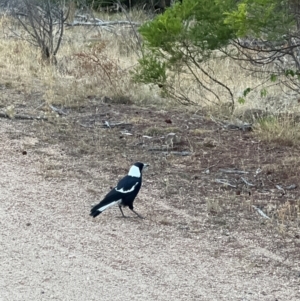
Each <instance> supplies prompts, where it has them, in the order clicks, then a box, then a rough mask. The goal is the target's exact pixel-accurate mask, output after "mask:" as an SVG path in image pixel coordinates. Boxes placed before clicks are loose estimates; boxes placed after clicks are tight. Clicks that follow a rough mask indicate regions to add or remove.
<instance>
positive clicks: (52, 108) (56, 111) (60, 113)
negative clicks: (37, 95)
mask: <svg viewBox="0 0 300 301" xmlns="http://www.w3.org/2000/svg"><path fill="white" fill-rule="evenodd" d="M49 108H50V109H51V110H52V111H53V112H55V113H57V114H59V115H65V116H66V115H68V114H67V113H66V112H64V111H63V110H62V109H58V108H56V107H54V106H52V105H49Z"/></svg>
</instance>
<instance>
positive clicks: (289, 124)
mask: <svg viewBox="0 0 300 301" xmlns="http://www.w3.org/2000/svg"><path fill="white" fill-rule="evenodd" d="M255 133H256V134H257V136H258V137H259V138H260V139H261V140H263V141H266V142H272V143H275V144H279V145H286V146H293V145H297V144H299V142H300V124H299V123H295V122H294V121H293V120H292V119H291V118H290V117H288V116H287V117H283V118H279V117H278V116H268V117H264V118H261V119H259V120H257V122H256V124H255Z"/></svg>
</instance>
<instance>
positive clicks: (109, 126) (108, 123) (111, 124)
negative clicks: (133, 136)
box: [102, 121, 132, 128]
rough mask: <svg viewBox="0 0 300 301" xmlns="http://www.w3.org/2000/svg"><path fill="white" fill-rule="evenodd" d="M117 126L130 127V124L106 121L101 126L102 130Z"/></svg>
mask: <svg viewBox="0 0 300 301" xmlns="http://www.w3.org/2000/svg"><path fill="white" fill-rule="evenodd" d="M117 126H132V123H125V122H117V123H114V122H108V121H104V123H103V124H102V127H104V128H114V127H117Z"/></svg>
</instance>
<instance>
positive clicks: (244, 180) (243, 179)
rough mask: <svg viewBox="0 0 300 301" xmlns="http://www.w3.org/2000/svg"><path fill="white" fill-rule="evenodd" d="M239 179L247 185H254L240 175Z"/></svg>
mask: <svg viewBox="0 0 300 301" xmlns="http://www.w3.org/2000/svg"><path fill="white" fill-rule="evenodd" d="M241 179H242V181H243V182H244V183H245V184H246V185H247V186H255V185H254V184H251V183H249V182H248V181H247V180H246V179H245V178H243V177H241Z"/></svg>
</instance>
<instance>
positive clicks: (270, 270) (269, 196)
mask: <svg viewBox="0 0 300 301" xmlns="http://www.w3.org/2000/svg"><path fill="white" fill-rule="evenodd" d="M16 111H17V113H20V114H27V115H32V114H35V115H36V114H37V112H36V111H35V112H31V111H30V110H29V109H28V108H27V107H24V106H19V107H18V106H17V107H16ZM105 121H108V122H109V124H110V125H111V126H112V125H113V124H114V123H117V122H124V124H123V125H119V126H116V127H114V128H112V127H111V128H105V126H104V125H103V124H104V123H105ZM170 133H175V134H176V135H175V136H174V135H172V134H171V135H169V136H168V137H169V138H166V136H167V135H168V134H170ZM150 137H151V138H150ZM170 137H171V138H170ZM172 137H173V138H172ZM170 151H176V152H182V151H186V152H189V155H188V156H181V155H179V156H178V155H177V154H176V153H173V154H171V153H170ZM298 158H299V149H298V148H297V147H290V146H278V145H266V144H264V143H262V142H260V141H258V140H256V139H255V137H254V136H253V134H252V133H251V132H243V131H238V130H228V129H224V128H222V127H221V126H220V124H218V123H217V122H215V121H212V120H211V119H209V118H208V117H207V116H206V115H205V114H201V113H199V112H197V113H190V112H187V111H186V112H179V111H175V110H172V111H166V110H165V111H164V110H155V109H153V108H139V107H134V106H131V105H116V104H115V105H114V104H112V105H108V104H105V103H101V102H99V101H98V100H96V99H93V100H91V101H90V103H89V105H87V106H82V107H80V108H79V109H76V110H75V109H71V108H70V109H68V110H67V115H66V116H65V117H64V116H63V117H58V118H56V119H55V120H54V119H53V120H49V121H44V122H43V121H40V120H17V119H14V120H10V119H6V118H1V119H0V162H1V163H0V166H1V167H0V168H1V177H0V189H1V194H0V200H1V202H0V224H1V228H0V229H1V230H0V231H1V236H0V257H1V259H0V275H1V277H0V300H15V301H21V300H22V301H23V300H60V301H61V300H91V301H92V300H122V301H124V300H164V301H165V300H249V301H250V300H251V301H253V300H266V301H275V300H278V301H280V300H281V301H283V300H289V301H293V300H300V254H299V247H300V231H299V217H298V215H299V202H300V197H299V196H300V193H299V188H298V187H297V188H296V189H293V188H290V186H291V185H298V184H299V178H300V177H299V170H300V169H299V165H300V163H299V159H298ZM135 161H145V162H147V163H150V165H151V168H150V169H149V170H148V171H147V172H146V173H145V174H144V178H143V180H144V182H143V187H142V189H141V191H140V194H139V196H138V198H137V199H136V200H135V203H134V205H135V210H137V212H139V213H140V214H141V215H144V216H145V217H146V218H145V219H144V220H141V219H138V218H136V217H135V216H134V215H133V214H131V212H129V210H128V209H125V210H124V213H125V214H126V215H127V216H129V217H128V218H126V219H124V218H121V215H120V212H119V209H118V208H113V209H110V210H107V211H105V212H104V213H103V214H101V215H100V216H99V217H97V218H96V219H92V218H91V217H90V216H89V210H90V208H91V205H92V204H95V203H97V202H98V201H100V200H101V197H103V196H104V195H105V194H106V193H107V192H108V190H109V189H110V187H111V186H113V185H115V184H116V182H117V180H118V179H120V178H121V177H123V176H124V175H125V174H126V172H127V171H128V168H129V167H130V165H131V164H132V163H134V162H135ZM224 170H225V171H224ZM226 170H227V171H226ZM228 170H230V171H231V172H228ZM241 171H242V172H245V173H242V174H241V173H239V172H241ZM242 178H243V179H244V180H246V181H247V182H248V183H251V184H252V185H253V186H251V185H248V186H247V185H246V184H245V182H244V180H243V179H242ZM218 179H219V180H220V179H221V180H222V181H228V183H230V184H231V185H232V186H234V187H230V186H228V185H222V184H220V183H217V182H216V180H218ZM276 185H280V187H281V188H282V189H284V192H283V191H282V190H280V189H278V188H276ZM252 206H255V207H256V208H260V209H261V210H262V211H263V212H264V213H265V214H267V215H268V216H269V217H270V219H265V218H263V217H262V216H261V215H260V214H259V213H258V212H257V211H256V210H255V209H254V208H253V207H252Z"/></svg>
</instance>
